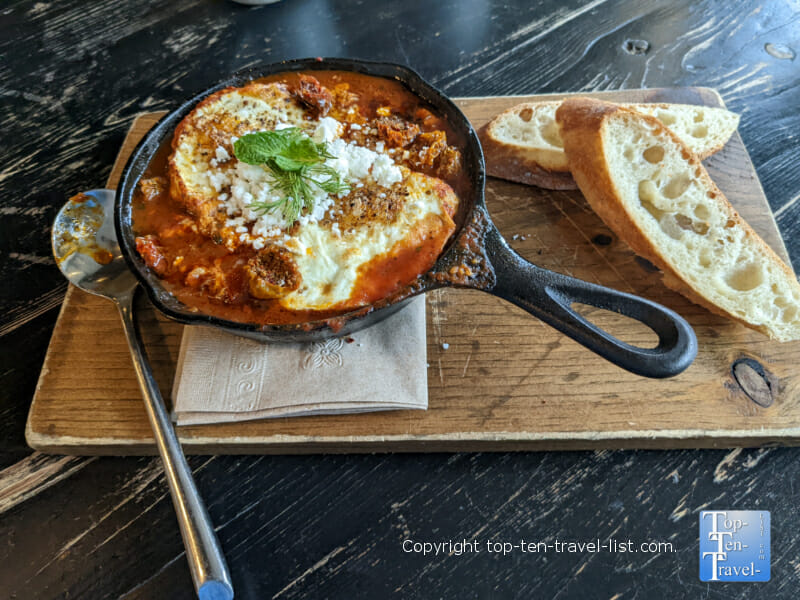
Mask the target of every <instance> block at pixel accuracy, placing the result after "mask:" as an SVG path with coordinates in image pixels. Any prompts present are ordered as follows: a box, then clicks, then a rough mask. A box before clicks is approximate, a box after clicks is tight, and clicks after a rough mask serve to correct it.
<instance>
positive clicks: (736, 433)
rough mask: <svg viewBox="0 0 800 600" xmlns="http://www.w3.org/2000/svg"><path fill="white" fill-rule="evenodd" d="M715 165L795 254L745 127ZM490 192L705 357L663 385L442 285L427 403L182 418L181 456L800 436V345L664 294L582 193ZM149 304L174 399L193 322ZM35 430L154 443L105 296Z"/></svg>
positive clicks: (572, 269)
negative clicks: (658, 315) (188, 421)
mask: <svg viewBox="0 0 800 600" xmlns="http://www.w3.org/2000/svg"><path fill="white" fill-rule="evenodd" d="M588 95H591V96H598V97H601V98H606V99H611V100H615V101H626V102H648V101H650V102H685V103H691V104H704V105H708V106H722V100H721V98H720V97H719V95H718V94H717V93H716V92H714V91H713V90H710V89H705V88H690V89H660V90H630V91H620V92H607V93H599V94H588ZM559 97H562V96H525V97H493V98H463V99H460V100H458V101H457V102H458V104H459V105H460V106H461V108H462V109H463V110H464V112H465V113H466V114H467V116H468V117H469V118H470V119H471V121H472V122H473V124H474V125H475V126H476V128H477V127H480V126H481V125H483V124H484V123H485V122H486V121H488V120H489V119H490V118H491V117H492V116H494V115H495V114H497V113H499V112H500V111H502V110H504V109H506V108H508V107H510V106H513V105H514V104H516V103H518V102H521V101H529V100H540V99H554V98H559ZM158 116H159V115H156V114H145V115H141V116H140V117H138V118H137V119H136V120H135V121H134V123H133V126H132V127H131V130H130V132H129V133H128V136H127V138H126V139H125V142H124V144H123V147H122V150H121V151H120V154H119V156H118V158H117V161H116V164H115V165H114V168H113V170H112V173H111V176H110V177H109V180H108V187H110V188H113V187H115V186H116V184H117V181H118V178H119V175H120V172H121V170H122V167H123V166H124V164H125V161H126V160H127V157H128V155H129V153H130V152H131V150H132V149H133V147H134V146H135V144H136V143H137V141H138V140H139V139H140V138H141V137H142V136H143V135H144V133H145V132H146V131H147V130H148V129H150V127H152V125H153V124H154V123H155V122H156V120H157V118H158ZM706 166H707V168H708V170H709V172H710V174H711V176H712V178H713V179H714V180H715V181H716V182H717V184H718V185H719V187H720V188H721V189H722V190H723V192H724V193H725V194H726V195H727V197H728V198H729V199H730V201H731V202H732V203H733V204H734V206H735V207H736V208H737V209H738V210H739V211H740V213H741V214H742V215H743V216H744V217H745V219H747V221H749V222H750V224H751V225H752V226H753V227H754V228H755V229H756V231H758V232H759V233H760V234H761V235H762V236H763V237H764V238H765V239H766V240H767V242H768V243H769V244H770V245H771V246H772V247H773V248H774V249H775V250H776V251H777V252H778V254H780V255H781V256H782V257H784V258H785V257H786V251H785V248H784V246H783V242H782V240H781V238H780V235H779V233H778V230H777V227H776V225H775V221H774V220H773V217H772V213H771V211H770V209H769V205H768V204H767V201H766V198H765V197H764V193H763V191H762V189H761V186H760V184H759V181H758V178H757V176H756V173H755V170H754V169H753V165H752V163H751V162H750V159H749V157H748V154H747V151H746V149H745V147H744V145H743V143H742V140H741V138H740V137H739V135H738V134H734V136H733V138H732V139H731V140H730V142H729V143H728V144H727V145H726V147H725V148H724V149H723V150H722V151H721V152H719V153H718V154H716V155H715V156H713V157H711V158H710V159H708V160H707V161H706ZM70 191H71V192H77V191H78V190H70ZM487 202H488V205H489V211H490V213H491V214H492V217H493V219H494V221H495V222H496V223H497V225H498V227H499V228H500V231H501V232H502V233H503V234H504V235H505V236H506V238H507V239H508V240H509V242H510V243H511V245H512V246H513V247H514V248H515V249H516V250H517V251H518V252H519V253H520V254H522V255H523V256H524V257H525V258H527V259H529V260H531V261H533V262H535V263H537V264H539V265H541V266H543V267H547V268H550V269H554V270H556V271H561V272H564V273H568V274H570V275H573V276H575V277H579V278H582V279H587V280H589V281H593V282H596V283H600V284H603V285H606V286H610V287H614V288H617V289H620V290H624V291H629V292H633V293H635V294H640V295H642V296H645V297H647V298H651V299H654V300H657V301H659V302H661V303H663V304H665V305H667V306H669V307H670V308H672V309H673V310H676V311H677V312H678V313H680V314H682V315H683V316H684V317H686V318H687V319H688V320H689V321H690V323H691V324H692V325H693V326H694V328H695V331H696V332H697V337H698V339H699V346H700V350H699V354H698V356H697V359H696V361H695V362H694V364H693V365H692V366H691V367H690V368H689V369H688V370H687V371H685V372H684V373H682V374H681V375H679V376H677V377H674V378H672V379H669V380H657V381H656V380H650V379H644V378H640V377H637V376H635V375H631V374H630V373H627V372H626V371H623V370H621V369H619V368H617V367H615V366H613V365H611V364H610V363H608V362H606V361H604V360H602V359H601V358H599V357H597V356H595V355H594V354H593V353H591V352H589V351H587V350H585V349H584V348H583V347H581V346H579V345H578V344H576V343H575V342H573V341H572V340H570V339H568V338H566V337H564V336H563V335H561V334H560V333H558V332H556V331H555V330H553V329H551V328H549V327H547V326H545V325H544V324H543V323H541V322H540V321H538V320H536V319H535V318H532V317H530V316H529V315H528V314H527V313H524V312H523V311H522V310H520V309H518V308H516V307H514V306H512V305H511V304H508V303H506V302H504V301H502V300H499V299H497V298H494V297H492V296H490V295H488V294H484V293H481V292H477V291H463V290H440V291H436V292H433V293H430V294H428V296H427V308H428V363H429V365H430V366H429V370H428V382H429V395H430V403H429V409H428V410H427V411H424V412H423V411H396V412H387V413H373V414H361V415H342V416H322V417H303V418H290V419H276V420H262V421H252V422H247V423H239V424H223V425H208V426H187V427H180V428H179V429H178V433H179V436H180V439H181V441H182V442H183V445H184V449H185V450H186V452H189V453H195V454H219V453H308V452H386V451H415V452H416V451H461V450H521V449H581V448H618V447H627V448H630V447H636V448H677V447H698V446H701V447H718V446H742V445H746V446H755V445H765V444H776V443H777V444H794V443H797V442H798V440H800V369H798V368H797V365H798V364H800V343H788V344H778V343H776V342H772V341H769V340H767V339H766V338H764V337H763V336H762V335H760V334H758V333H756V332H753V331H751V330H749V329H746V328H744V327H742V326H740V325H737V324H734V323H731V322H728V321H727V320H725V319H723V318H721V317H718V316H715V315H712V314H711V313H709V312H707V311H706V310H704V309H702V308H700V307H697V306H695V305H693V304H691V303H689V302H688V301H687V300H685V299H684V298H683V297H682V296H680V295H678V294H676V293H674V292H672V291H670V290H669V289H667V288H666V287H665V286H664V285H663V284H662V283H661V278H660V274H659V273H657V272H654V269H653V268H652V266H650V265H649V264H647V263H646V262H644V261H641V260H639V259H637V258H636V257H635V256H634V254H633V253H632V252H631V250H630V249H629V248H628V247H627V246H626V245H625V243H623V242H620V241H619V240H617V239H616V237H615V236H614V235H613V234H612V233H611V232H610V231H609V229H608V228H607V227H606V226H605V225H604V224H603V222H602V221H601V220H600V219H599V218H598V217H597V216H596V215H595V214H594V213H593V212H592V211H591V210H590V209H589V207H588V205H587V204H586V202H585V200H584V199H583V197H582V196H581V194H580V193H579V192H550V191H546V190H542V189H538V188H534V187H526V186H522V185H517V184H513V183H508V182H505V181H501V180H497V179H492V178H490V179H489V180H488V185H487ZM142 304H143V306H142V307H141V308H142V310H141V311H140V314H141V321H142V329H143V332H144V335H145V339H146V344H147V350H148V354H149V356H150V360H151V362H152V365H153V369H154V371H155V374H156V377H157V379H158V381H159V384H160V386H161V390H162V391H163V393H164V395H165V396H167V401H168V402H169V391H170V389H171V387H172V379H173V376H174V370H175V364H176V361H177V357H178V348H179V345H180V339H181V333H182V330H183V327H184V326H183V325H180V324H177V323H174V322H171V321H169V320H167V319H165V318H164V317H162V316H161V315H160V314H156V313H155V311H154V310H153V309H152V308H151V307H150V305H149V304H147V302H146V300H142ZM585 314H586V315H587V316H589V318H591V319H593V320H594V321H595V322H596V323H598V324H600V325H601V326H604V327H608V328H611V330H612V331H613V332H615V333H616V334H617V335H618V336H619V337H620V338H622V339H624V340H626V341H630V342H634V343H638V344H642V343H645V342H646V341H647V340H650V339H654V335H653V334H652V333H651V332H649V330H647V329H646V328H644V327H643V326H641V325H639V324H638V323H635V322H632V321H630V320H626V319H623V318H622V317H615V316H611V315H610V313H606V312H603V311H599V310H594V311H593V312H587V313H585ZM742 361H743V362H742ZM734 365H735V367H734ZM734 371H736V376H735V375H734ZM761 374H763V376H764V377H762V375H761ZM740 382H741V383H740ZM742 386H744V387H742ZM745 389H746V390H748V391H749V392H750V394H749V395H748V393H746V391H745ZM345 393H346V391H345ZM26 435H27V440H28V443H29V444H30V445H31V446H32V447H33V448H36V449H38V450H41V451H44V452H56V453H66V454H151V453H154V452H155V447H154V446H153V442H152V439H151V435H150V430H149V426H148V423H147V418H146V416H145V412H144V407H143V404H142V400H141V398H140V394H139V388H138V385H137V382H136V379H135V377H134V373H133V369H132V368H131V362H130V359H129V355H128V348H127V346H126V342H125V338H124V336H123V333H122V329H121V326H120V323H119V318H118V316H117V313H116V309H115V308H114V306H113V305H112V304H111V303H110V302H107V301H105V300H102V299H100V298H96V297H94V296H90V295H88V294H85V293H83V292H81V291H80V290H77V289H75V288H72V287H70V289H69V290H68V292H67V295H66V298H65V300H64V304H63V306H62V308H61V313H60V315H59V318H58V322H57V323H56V326H55V330H54V331H53V337H52V339H51V341H50V346H49V349H48V352H47V357H46V359H45V362H44V366H43V368H42V373H41V377H40V379H39V383H38V386H37V388H36V393H35V396H34V398H33V403H32V405H31V410H30V415H29V417H28V423H27V431H26Z"/></svg>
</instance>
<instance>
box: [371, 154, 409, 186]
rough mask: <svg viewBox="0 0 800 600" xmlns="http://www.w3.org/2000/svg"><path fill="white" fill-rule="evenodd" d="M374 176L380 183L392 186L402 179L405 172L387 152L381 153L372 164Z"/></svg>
mask: <svg viewBox="0 0 800 600" xmlns="http://www.w3.org/2000/svg"><path fill="white" fill-rule="evenodd" d="M372 177H373V179H375V181H376V182H377V183H378V185H381V186H383V187H392V185H394V184H395V183H397V182H398V181H402V179H403V172H402V171H401V170H400V167H398V166H397V165H396V164H394V162H393V161H392V159H391V158H389V157H388V156H386V155H385V154H379V155H378V156H377V157H376V158H375V163H374V164H373V166H372Z"/></svg>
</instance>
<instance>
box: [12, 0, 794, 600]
mask: <svg viewBox="0 0 800 600" xmlns="http://www.w3.org/2000/svg"><path fill="white" fill-rule="evenodd" d="M799 10H800V9H799V8H798V5H797V4H796V3H794V2H780V1H778V0H767V1H766V2H758V1H753V0H748V1H741V2H736V3H730V2H723V1H720V2H687V1H680V2H669V3H667V2H662V1H658V0H645V1H642V2H630V1H628V0H595V1H593V2H578V1H576V0H568V1H565V2H561V1H556V0H541V1H538V2H524V1H521V0H520V1H517V2H495V1H490V0H461V1H453V0H442V1H437V2H428V1H425V0H417V1H409V0H405V1H403V2H363V1H344V0H340V1H337V2H326V1H324V0H316V1H315V0H285V1H284V2H282V3H279V4H276V5H272V6H265V7H260V8H252V9H251V8H247V7H244V6H240V5H237V4H234V3H232V2H226V1H221V0H220V1H211V0H208V1H195V2H175V3H171V2H164V1H163V0H162V1H159V2H156V1H151V2H146V1H140V2H117V1H115V0H109V1H105V2H94V3H87V2H83V1H81V0H69V1H63V2H35V1H34V0H22V1H18V2H11V3H4V4H3V7H2V8H0V32H1V35H0V57H1V58H0V127H1V128H2V147H0V261H2V262H0V276H1V278H2V281H3V285H2V287H0V302H1V305H2V310H0V598H17V599H20V600H27V599H38V598H90V599H99V598H126V599H133V598H170V599H179V598H192V597H193V592H192V588H191V581H190V578H189V574H188V570H187V566H186V562H185V558H184V555H183V550H182V545H181V540H180V536H179V534H178V530H177V526H176V521H175V518H174V516H173V513H172V506H171V503H170V500H169V497H168V495H167V491H166V488H165V482H164V478H163V475H162V470H161V466H160V464H159V461H158V460H155V459H152V458H125V459H121V458H120V459H116V458H102V459H101V458H97V459H93V458H68V457H55V456H54V457H49V456H43V455H40V454H37V453H32V451H31V450H30V449H29V448H28V447H27V446H26V445H25V441H24V424H25V417H26V414H27V411H28V406H29V404H30V400H31V397H32V394H33V390H34V386H35V385H36V380H37V377H38V374H39V369H40V367H41V364H42V359H43V357H44V353H45V349H46V347H47V343H48V339H49V337H50V332H51V330H52V327H53V324H54V322H55V318H56V313H57V310H56V309H57V308H58V306H59V305H60V303H61V300H62V297H63V294H64V291H65V287H66V286H65V284H64V282H63V280H62V278H61V276H60V275H59V273H58V271H57V269H56V267H55V265H54V264H53V261H52V259H51V258H50V246H49V224H50V221H51V220H52V218H53V216H54V215H55V213H56V211H57V209H58V208H59V207H60V206H61V204H62V203H63V202H64V200H65V198H66V197H67V195H69V194H72V193H75V192H77V191H79V190H82V189H89V188H93V187H98V186H100V185H102V183H103V182H104V181H105V179H106V177H107V175H108V172H109V170H110V168H111V163H112V160H113V159H114V156H115V155H116V152H117V149H118V147H119V145H120V143H121V141H122V139H123V136H124V134H125V131H126V129H127V127H128V126H129V125H130V123H131V120H132V119H133V117H134V115H136V114H137V113H139V112H142V111H152V110H159V109H167V108H170V107H172V106H173V105H174V104H175V103H177V102H178V101H179V100H182V99H183V98H184V97H186V96H187V95H188V94H189V93H191V92H193V91H195V90H199V89H202V88H204V87H206V86H208V85H209V84H211V83H212V82H214V81H215V80H216V79H218V78H220V77H221V76H222V75H224V74H227V73H229V72H231V71H233V70H235V69H238V68H239V67H243V66H246V65H250V64H254V63H258V62H270V61H276V60H281V59H285V58H292V57H303V56H314V55H322V56H352V57H360V58H372V59H378V60H387V61H396V62H401V63H405V64H408V65H410V66H412V67H413V68H415V69H417V70H418V71H420V72H421V73H422V74H423V75H424V76H425V77H427V78H428V79H429V80H431V81H432V82H433V83H434V84H435V85H437V86H438V87H440V88H442V89H443V90H444V91H446V92H447V93H449V94H451V95H458V96H469V95H492V94H523V93H526V94H527V93H536V92H561V91H580V90H604V89H622V88H637V87H658V86H690V85H698V86H711V87H715V88H717V89H718V90H719V91H720V93H721V94H722V96H723V97H724V99H725V102H726V103H727V105H728V107H729V108H731V109H732V110H734V111H736V112H739V113H740V114H741V115H742V121H741V127H740V132H741V135H742V137H743V138H744V141H745V143H746V145H747V146H748V148H749V150H750V153H751V156H752V158H753V162H754V163H755V165H756V168H757V171H758V174H759V176H760V178H761V182H762V184H763V186H764V189H765V191H766V194H767V197H768V198H769V200H770V204H771V207H772V209H773V211H774V213H775V216H776V219H777V222H778V225H779V226H780V228H781V232H782V233H783V235H784V237H785V239H786V243H787V246H788V249H789V252H790V255H791V256H792V259H793V261H794V265H795V268H798V267H800V201H798V198H800V169H799V168H798V167H797V163H798V161H799V160H800V147H798V141H797V140H798V137H797V132H798V130H800V66H799V65H798V60H797V59H796V58H795V52H796V51H797V50H798V49H800V25H798V24H799V23H800V13H798V11H799ZM632 40H642V41H644V43H640V42H636V43H631V41H632ZM636 48H638V49H639V50H638V51H637V50H636ZM645 48H647V50H646V51H644V49H645ZM75 368H76V369H79V368H80V365H75ZM189 463H190V464H191V466H192V467H193V470H194V473H195V477H196V479H197V482H198V485H199V487H200V489H201V491H202V493H203V495H204V496H205V498H206V499H207V502H208V505H209V510H210V512H211V516H212V518H213V520H214V522H215V523H216V524H217V526H218V528H219V536H220V538H221V541H222V544H223V546H224V548H225V551H226V553H227V557H228V561H229V563H230V565H231V570H232V573H233V579H234V584H235V587H236V590H237V598H257V599H262V598H285V599H289V598H384V597H389V596H396V597H410V598H512V597H520V598H530V597H541V598H562V599H563V598H615V599H616V598H636V597H646V598H700V597H705V598H794V597H795V596H796V594H797V588H798V584H799V583H800V533H798V530H799V529H800V528H799V527H798V525H800V511H799V510H798V508H797V506H796V498H797V495H796V493H795V480H796V479H798V478H800V450H797V449H791V448H786V449H778V448H764V449H753V450H741V449H734V450H716V451H666V452H644V451H641V452H622V451H616V452H608V451H603V452H572V453H556V452H552V453H518V454H456V455H435V454H434V455H385V456H380V455H376V456H303V457H292V456H286V457H248V456H242V457H232V456H226V457H192V458H190V459H189ZM798 485H800V484H798ZM706 508H736V509H762V510H770V511H772V580H771V581H770V582H769V583H767V584H705V583H701V582H700V581H699V579H698V523H697V522H698V511H700V510H703V509H706ZM609 536H610V537H615V538H617V539H620V540H624V539H628V538H629V539H632V540H634V541H636V542H640V541H651V540H655V541H668V542H671V543H672V544H673V548H674V552H660V553H654V554H633V555H632V554H609V553H598V554H590V553H585V554H558V555H555V554H547V555H545V554H521V553H519V552H515V553H513V554H511V555H508V556H503V555H501V554H490V553H488V552H486V551H484V552H481V553H480V554H464V555H461V556H455V555H445V556H442V555H440V556H436V557H431V556H422V555H420V554H413V553H406V552H403V548H402V542H403V541H404V540H406V539H412V540H418V541H440V540H447V539H453V540H456V539H462V538H468V539H473V538H477V539H481V540H483V541H485V540H495V541H511V542H516V541H518V539H519V538H528V539H550V540H553V539H556V538H558V539H561V540H567V539H573V540H586V539H592V538H596V537H599V538H606V537H609Z"/></svg>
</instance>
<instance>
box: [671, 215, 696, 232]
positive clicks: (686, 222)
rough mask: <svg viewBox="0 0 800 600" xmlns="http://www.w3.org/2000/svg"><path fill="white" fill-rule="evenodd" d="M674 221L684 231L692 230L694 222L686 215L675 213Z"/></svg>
mask: <svg viewBox="0 0 800 600" xmlns="http://www.w3.org/2000/svg"><path fill="white" fill-rule="evenodd" d="M675 222H676V223H677V224H678V226H679V227H680V228H681V229H685V230H686V231H694V222H693V221H692V219H691V218H689V217H687V216H686V215H682V214H680V213H679V214H677V215H675Z"/></svg>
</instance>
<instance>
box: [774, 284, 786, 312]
mask: <svg viewBox="0 0 800 600" xmlns="http://www.w3.org/2000/svg"><path fill="white" fill-rule="evenodd" d="M776 287H777V286H775V285H773V286H772V291H773V292H774V291H775V288H776ZM772 303H773V304H774V305H775V306H777V307H778V308H786V307H787V306H789V304H790V302H789V301H788V300H787V299H786V298H784V297H783V296H776V297H775V299H773V301H772Z"/></svg>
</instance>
